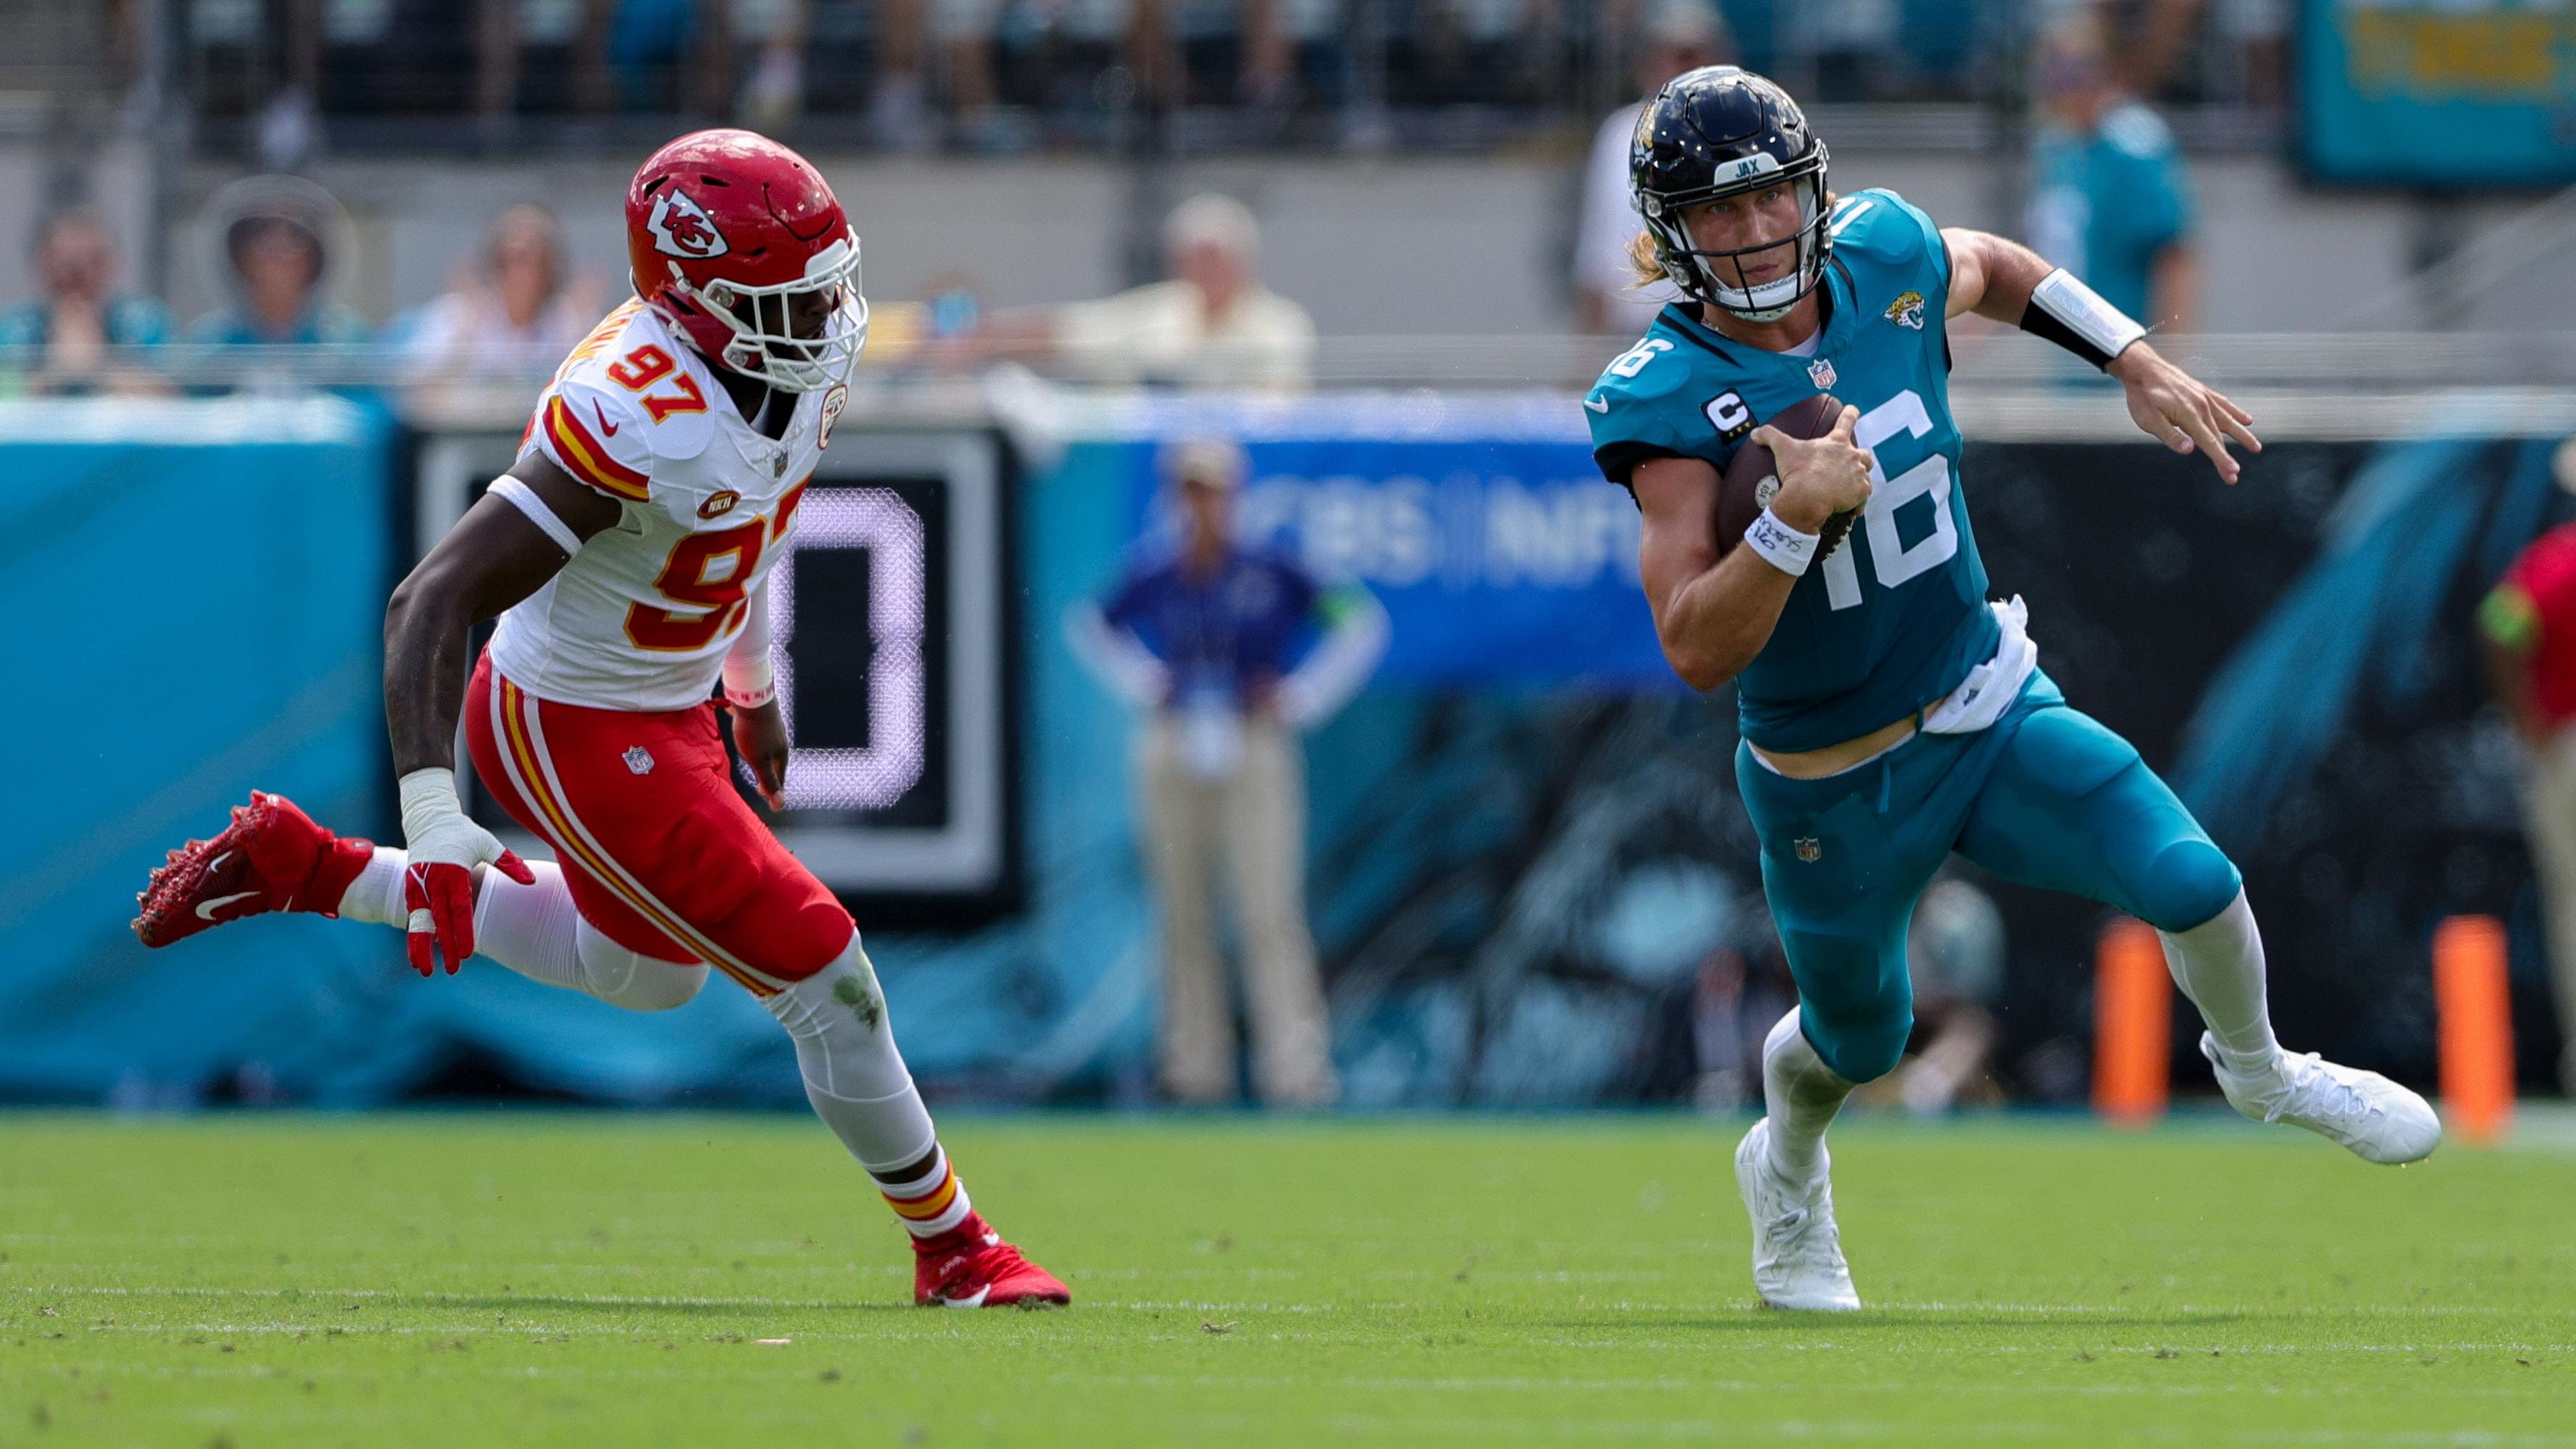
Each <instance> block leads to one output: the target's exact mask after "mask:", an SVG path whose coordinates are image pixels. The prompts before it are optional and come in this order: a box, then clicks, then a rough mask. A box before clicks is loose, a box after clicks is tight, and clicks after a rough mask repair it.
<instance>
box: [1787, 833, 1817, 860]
mask: <svg viewBox="0 0 2576 1449" xmlns="http://www.w3.org/2000/svg"><path fill="white" fill-rule="evenodd" d="M1790 844H1791V845H1792V846H1794V847H1795V848H1796V849H1797V852H1798V858H1799V859H1800V860H1803V861H1805V862H1806V863H1807V864H1809V865H1813V864H1815V863H1816V858H1817V857H1818V856H1821V855H1823V854H1824V853H1825V843H1824V842H1823V841H1821V840H1818V839H1817V838H1816V837H1814V836H1812V835H1801V836H1799V837H1798V838H1797V839H1796V840H1793V841H1791V842H1790Z"/></svg>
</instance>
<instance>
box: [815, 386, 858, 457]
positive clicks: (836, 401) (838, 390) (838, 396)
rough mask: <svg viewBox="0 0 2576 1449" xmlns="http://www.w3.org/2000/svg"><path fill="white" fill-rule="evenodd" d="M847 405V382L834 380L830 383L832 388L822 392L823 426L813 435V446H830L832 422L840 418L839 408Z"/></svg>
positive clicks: (848, 395)
mask: <svg viewBox="0 0 2576 1449" xmlns="http://www.w3.org/2000/svg"><path fill="white" fill-rule="evenodd" d="M849 405H850V389H849V385H848V384H847V383H839V382H836V383H834V384H832V390H831V391H830V392H827V393H825V394H823V426H822V428H821V430H820V431H819V432H817V433H816V434H815V435H814V446H815V447H817V448H828V447H830V446H832V424H834V423H837V422H839V421H840V420H841V409H843V408H845V407H848V406H849Z"/></svg>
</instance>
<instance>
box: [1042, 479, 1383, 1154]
mask: <svg viewBox="0 0 2576 1449" xmlns="http://www.w3.org/2000/svg"><path fill="white" fill-rule="evenodd" d="M1167 471H1168V473H1169V475H1170V477H1171V480H1172V484H1173V487H1174V490H1175V491H1176V493H1177V494H1178V501H1179V502H1180V504H1181V512H1182V515H1183V521H1184V523H1185V524H1186V531H1185V533H1184V536H1183V538H1182V541H1181V546H1180V548H1179V549H1178V550H1177V551H1168V550H1159V549H1158V550H1151V551H1148V552H1147V553H1145V554H1144V555H1143V556H1141V557H1140V558H1139V559H1138V560H1137V561H1136V562H1135V563H1134V564H1133V565H1132V566H1131V567H1130V568H1129V569H1128V570H1127V572H1126V575H1125V576H1124V577H1123V578H1121V579H1120V580H1119V582H1118V586H1117V587H1116V588H1115V589H1114V590H1112V591H1111V593H1110V595H1109V598H1108V599H1107V601H1106V602H1105V603H1104V604H1102V605H1101V606H1099V607H1097V608H1093V607H1090V606H1084V607H1082V608H1079V609H1077V610H1076V611H1075V614H1074V617H1073V619H1072V620H1071V621H1070V622H1071V629H1072V634H1073V643H1074V647H1075V650H1076V652H1077V653H1078V654H1079V655H1080V656H1081V657H1082V658H1083V660H1084V662H1086V663H1087V664H1089V665H1090V666H1091V667H1092V669H1093V670H1094V672H1096V673H1097V674H1099V675H1100V677H1101V678H1102V679H1103V681H1104V682H1106V683H1107V684H1109V686H1110V687H1111V688H1112V689H1113V690H1115V691H1116V692H1117V693H1118V694H1119V695H1120V696H1121V697H1123V698H1125V699H1126V700H1128V701H1129V702H1130V703H1132V704H1135V705H1137V706H1139V707H1141V708H1143V709H1146V710H1148V711H1150V713H1149V715H1148V716H1147V719H1146V723H1145V726H1144V728H1143V730H1142V731H1141V732H1140V733H1139V735H1138V738H1137V742H1136V761H1135V776H1136V783H1137V788H1138V812H1137V813H1138V816H1139V818H1140V819H1141V821H1142V823H1143V825H1144V831H1143V835H1144V839H1145V847H1146V865H1147V873H1148V874H1149V875H1150V876H1151V877H1152V879H1153V881H1154V883H1155V885H1156V888H1157V890H1158V891H1159V892H1160V894H1161V896H1162V904H1163V943H1164V945H1163V1015H1162V1029H1161V1058H1162V1063H1161V1070H1162V1085H1163V1090H1164V1092H1165V1093H1166V1094H1167V1095H1168V1096H1169V1097H1170V1098H1171V1099H1172V1100H1174V1101H1176V1102H1182V1103H1187V1104H1191V1105H1199V1106H1208V1105H1221V1104H1224V1103H1228V1102H1231V1101H1233V1100H1234V1098H1235V1051H1234V1013H1233V1011H1232V1009H1231V1007H1230V1006H1229V1005H1228V996H1227V991H1226V983H1225V976H1224V973H1223V971H1222V969H1221V968H1220V966H1219V963H1218V959H1217V942H1216V901H1215V892H1214V886H1215V872H1216V870H1217V868H1218V864H1219V862H1220V861H1221V862H1223V864H1224V867H1225V869H1226V872H1227V874H1228V876H1229V877H1230V882H1231V884H1232V887H1233V896H1234V906H1235V915H1236V921H1237V924H1238V926H1239V927H1240V928H1241V932H1242V937H1243V945H1244V962H1243V982H1244V997H1245V1005H1246V1006H1247V1007H1248V1008H1249V1011H1248V1014H1249V1016H1250V1018H1251V1025H1252V1036H1253V1048H1254V1050H1253V1085H1254V1088H1255V1089H1256V1091H1257V1092H1258V1093H1259V1095H1260V1098H1261V1100H1262V1101H1263V1102H1264V1103H1265V1104H1267V1105H1270V1106H1274V1107H1324V1106H1329V1105H1331V1104H1332V1102H1333V1099H1334V1097H1335V1096H1336V1095H1337V1088H1336V1086H1335V1083H1334V1078H1333V1065H1332V1058H1331V1055H1330V1051H1329V1048H1330V1046H1331V1033H1330V1030H1329V1023H1328V1022H1327V1021H1326V1019H1325V1013H1324V992H1323V984H1322V981H1321V978H1320V977H1319V976H1318V974H1317V972H1316V967H1315V942H1314V938H1313V937H1312V936H1311V935H1310V934H1309V933H1308V931H1307V929H1306V890H1305V870H1306V775H1305V762H1304V760H1303V758H1302V755H1301V752H1300V751H1299V749H1298V745H1297V734H1298V732H1300V731H1302V730H1306V729H1309V728H1312V727H1314V726H1315V725H1318V724H1321V723H1322V722H1323V721H1324V720H1326V719H1328V718H1330V717H1331V716H1332V714H1333V713H1334V711H1336V710H1338V709H1340V708H1341V707H1342V705H1343V704H1344V703H1345V702H1346V701H1348V700H1349V698H1350V697H1351V695H1352V694H1354V693H1356V692H1357V691H1358V689H1359V687H1360V685H1361V684H1363V683H1365V682H1366V681H1367V679H1368V676H1369V673H1370V671H1372V670H1374V669H1375V668H1376V667H1377V662H1378V659H1379V657H1380V656H1381V655H1383V654H1384V653H1385V652H1386V644H1387V634H1388V630H1387V619H1386V611H1385V609H1384V608H1383V607H1382V606H1380V605H1379V603H1378V602H1377V600H1376V599H1375V598H1374V597H1373V596H1371V595H1370V594H1369V592H1368V591H1367V590H1366V589H1363V588H1361V587H1359V586H1358V585H1357V584H1350V585H1343V586H1339V587H1327V586H1326V585H1325V584H1324V583H1322V582H1321V581H1319V580H1318V579H1316V577H1315V576H1314V575H1313V574H1311V573H1309V572H1307V571H1306V569H1305V568H1304V567H1303V566H1302V565H1300V564H1299V563H1297V562H1296V561H1295V560H1293V559H1291V558H1289V557H1287V556H1286V555H1284V554H1280V553H1276V552H1269V551H1263V550H1255V549H1249V548H1245V547H1243V546H1241V545H1239V544H1237V543H1236V542H1235V540H1234V535H1233V527H1232V525H1233V502H1234V495H1235V492H1236V490H1237V489H1238V488H1239V487H1240V486H1241V485H1242V482H1243V475H1244V471H1245V460H1244V455H1243V450H1242V449H1241V448H1239V447H1237V446H1236V445H1234V444H1233V443H1231V442H1226V441H1221V440H1193V441H1190V442H1187V443H1183V444H1181V445H1178V446H1176V447H1174V448H1173V449H1171V450H1170V452H1169V454H1168V455H1167Z"/></svg>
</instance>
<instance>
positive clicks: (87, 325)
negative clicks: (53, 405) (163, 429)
mask: <svg viewBox="0 0 2576 1449" xmlns="http://www.w3.org/2000/svg"><path fill="white" fill-rule="evenodd" d="M34 251H35V256H34V260H35V264H36V280H37V284H38V286H39V287H40V288H41V289H42V291H43V295H42V296H39V297H34V298H30V299H29V300H27V301H24V302H21V303H19V304H18V305H17V306H14V307H11V308H9V309H7V310H6V311H0V358H4V359H5V361H6V362H7V363H8V364H9V365H11V366H23V367H24V368H25V369H26V384H25V385H26V388H27V390H28V391H30V392H43V393H63V394H81V393H94V392H124V393H135V392H144V393H149V392H160V391H163V390H165V389H166V388H167V387H168V384H167V383H166V382H165V381H163V380H162V379H161V378H160V377H159V376H158V375H157V374H155V373H152V372H150V371H147V370H145V368H144V367H142V366H139V365H138V364H139V363H141V362H142V360H143V354H144V353H145V351H146V349H150V348H155V347H159V346H160V345H161V344H163V343H165V342H167V341H169V340H170V309H169V308H167V307H164V306H162V305H161V304H160V303H159V302H158V301H155V300H154V299H152V298H150V297H146V296H142V295H140V294H138V293H134V292H119V291H112V290H110V284H111V283H113V282H114V281H115V280H116V248H115V246H114V244H113V243H111V242H110V241H109V240H108V236H107V224H106V223H105V222H104V221H102V220H100V218H99V215H98V213H97V212H95V211H92V210H90V209H89V208H88V207H85V206H80V207H72V208H69V209H67V210H63V211H57V212H55V213H54V214H53V215H51V216H49V217H47V218H45V221H44V224H43V225H42V226H40V227H38V228H37V230H36V245H35V249H34Z"/></svg>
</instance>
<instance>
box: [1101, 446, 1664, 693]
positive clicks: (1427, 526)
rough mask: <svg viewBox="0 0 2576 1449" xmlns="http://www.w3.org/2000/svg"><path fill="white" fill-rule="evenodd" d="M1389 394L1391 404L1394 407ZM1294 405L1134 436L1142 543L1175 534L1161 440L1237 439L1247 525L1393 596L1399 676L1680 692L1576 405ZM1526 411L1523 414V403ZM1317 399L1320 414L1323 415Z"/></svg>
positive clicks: (1392, 669) (1391, 678)
mask: <svg viewBox="0 0 2576 1449" xmlns="http://www.w3.org/2000/svg"><path fill="white" fill-rule="evenodd" d="M1390 401H1393V400H1390ZM1347 405H1348V404H1347V402H1346V401H1344V400H1336V403H1335V405H1333V406H1334V412H1335V413H1336V414H1339V415H1338V416H1336V415H1327V414H1325V413H1323V411H1322V406H1321V405H1316V404H1306V405H1301V406H1299V407H1298V408H1297V409H1296V411H1295V413H1294V414H1292V415H1291V416H1289V417H1285V418H1281V419H1277V420H1275V421H1276V423H1277V425H1276V426H1270V427H1254V428H1251V429H1248V430H1247V429H1244V428H1243V427H1242V419H1240V418H1234V419H1226V420H1223V421H1224V422H1225V423H1228V424H1231V426H1224V427H1218V426H1213V425H1215V424H1218V423H1219V420H1218V419H1214V418H1194V417H1193V416H1191V415H1189V412H1188V405H1186V404H1181V405H1175V406H1172V407H1168V408H1158V409H1156V410H1155V416H1153V417H1152V418H1151V419H1150V420H1145V421H1142V422H1141V423H1140V431H1141V433H1142V436H1136V437H1134V440H1133V441H1132V442H1131V443H1130V444H1129V447H1130V452H1129V455H1128V458H1127V468H1126V472H1127V479H1128V500H1127V518H1128V527H1129V538H1130V545H1131V547H1136V546H1141V547H1144V548H1149V549H1150V548H1153V547H1156V546H1157V545H1158V544H1160V543H1163V542H1166V541H1167V539H1168V535H1170V534H1171V533H1172V531H1173V530H1174V529H1176V528H1177V521H1176V519H1175V517H1174V515H1173V513H1172V504H1171V500H1170V496H1169V494H1168V492H1167V490H1166V489H1165V488H1164V487H1163V482H1162V469H1161V467H1160V464H1159V455H1160V451H1161V444H1160V443H1158V442H1157V441H1156V440H1157V439H1173V438H1186V437H1190V436H1192V435H1193V434H1194V433H1195V432H1198V431H1221V432H1222V433H1223V434H1224V435H1225V436H1230V437H1239V438H1241V439H1242V441H1243V446H1244V450H1245V452H1246V453H1247V454H1248V455H1249V458H1250V461H1251V476H1250V479H1249V481H1248V483H1247V485H1246V486H1245V489H1244V495H1243V500H1242V503H1241V504H1240V505H1239V507H1238V508H1237V510H1236V516H1235V525H1236V532H1237V534H1238V535H1239V536H1240V537H1241V538H1242V539H1243V540H1244V541H1245V542H1246V543H1248V544H1251V545H1253V546H1256V547H1273V548H1278V549H1282V550H1284V551H1286V552H1287V553H1289V554H1290V555H1292V556H1294V557H1296V558H1298V559H1299V560H1300V561H1302V562H1303V563H1304V564H1305V565H1306V567H1307V568H1308V569H1310V570H1311V571H1313V572H1314V573H1315V574H1317V575H1318V576H1320V577H1323V578H1328V579H1352V580H1356V581H1358V582H1359V583H1361V584H1364V585H1366V586H1367V587H1368V589H1369V591H1370V592H1371V593H1373V594H1375V595H1376V596H1377V597H1378V600H1379V602H1381V603H1383V604H1384V605H1385V606H1386V610H1387V615H1388V619H1389V622H1390V624H1391V625H1392V631H1391V633H1392V638H1391V641H1390V643H1389V645H1388V648H1387V654H1386V658H1385V660H1384V662H1383V663H1382V664H1381V665H1380V666H1379V669H1378V671H1377V675H1376V678H1377V679H1378V680H1379V681H1380V682H1382V683H1387V684H1404V685H1429V686H1460V685H1501V686H1506V687H1510V686H1529V685H1547V686H1551V687H1559V688H1562V687H1573V688H1578V689H1579V688H1582V687H1584V686H1587V685H1590V686H1598V687H1604V688H1612V689H1616V690H1619V691H1622V692H1626V691H1631V690H1635V689H1639V688H1646V689H1655V690H1666V689H1670V690H1679V689H1680V688H1681V685H1680V683H1679V682H1678V681H1677V680H1676V679H1675V678H1674V676H1673V673H1672V670H1671V668H1670V666H1668V665H1667V664H1666V663H1665V662H1664V658H1663V651H1662V648H1661V646H1660V645H1659V644H1658V643H1657V642H1656V638H1655V630H1654V621H1653V619H1652V617H1651V616H1650V615H1649V613H1648V611H1647V607H1646V602H1645V595H1644V593H1643V592H1642V591H1641V590H1640V588H1639V587H1638V582H1637V543H1638V530H1639V522H1640V520H1639V516H1638V513H1637V505H1636V504H1635V503H1634V502H1633V501H1631V500H1630V499H1629V497H1628V495H1627V493H1626V492H1625V491H1624V490H1621V489H1619V488H1615V487H1612V486H1610V485H1609V484H1607V483H1605V482H1603V481H1602V477H1601V472H1600V469H1599V468H1597V467H1596V466H1594V464H1593V461H1592V442H1591V436H1590V434H1589V432H1588V431H1587V430H1586V429H1585V428H1584V426H1583V419H1582V415H1581V414H1580V413H1579V412H1577V411H1576V410H1575V409H1574V408H1573V407H1571V406H1570V405H1569V400H1568V399H1566V398H1563V397H1556V398H1550V399H1544V400H1542V399H1532V400H1529V402H1528V403H1527V404H1522V403H1518V402H1503V403H1499V404H1489V405H1486V406H1483V407H1478V406H1475V405H1472V404H1465V403H1461V402H1460V401H1459V400H1454V399H1453V400H1447V401H1446V402H1444V403H1443V404H1441V405H1439V406H1438V407H1437V408H1436V409H1435V411H1437V412H1438V414H1439V416H1437V417H1430V416H1423V415H1421V414H1420V413H1418V412H1417V413H1413V414H1411V415H1410V416H1408V415H1406V414H1405V413H1403V412H1402V411H1400V409H1401V403H1400V402H1397V403H1396V406H1397V407H1398V409H1399V412H1398V413H1397V414H1395V415H1394V416H1390V417H1384V418H1377V419H1372V420H1368V421H1367V422H1366V423H1364V424H1362V425H1359V426H1354V425H1353V422H1354V420H1353V419H1351V418H1350V417H1349V416H1348V415H1347V414H1346V413H1342V412H1341V409H1342V408H1344V407H1347ZM1524 407H1526V408H1527V411H1526V412H1524V411H1523V408H1524ZM1310 409H1311V410H1310Z"/></svg>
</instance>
